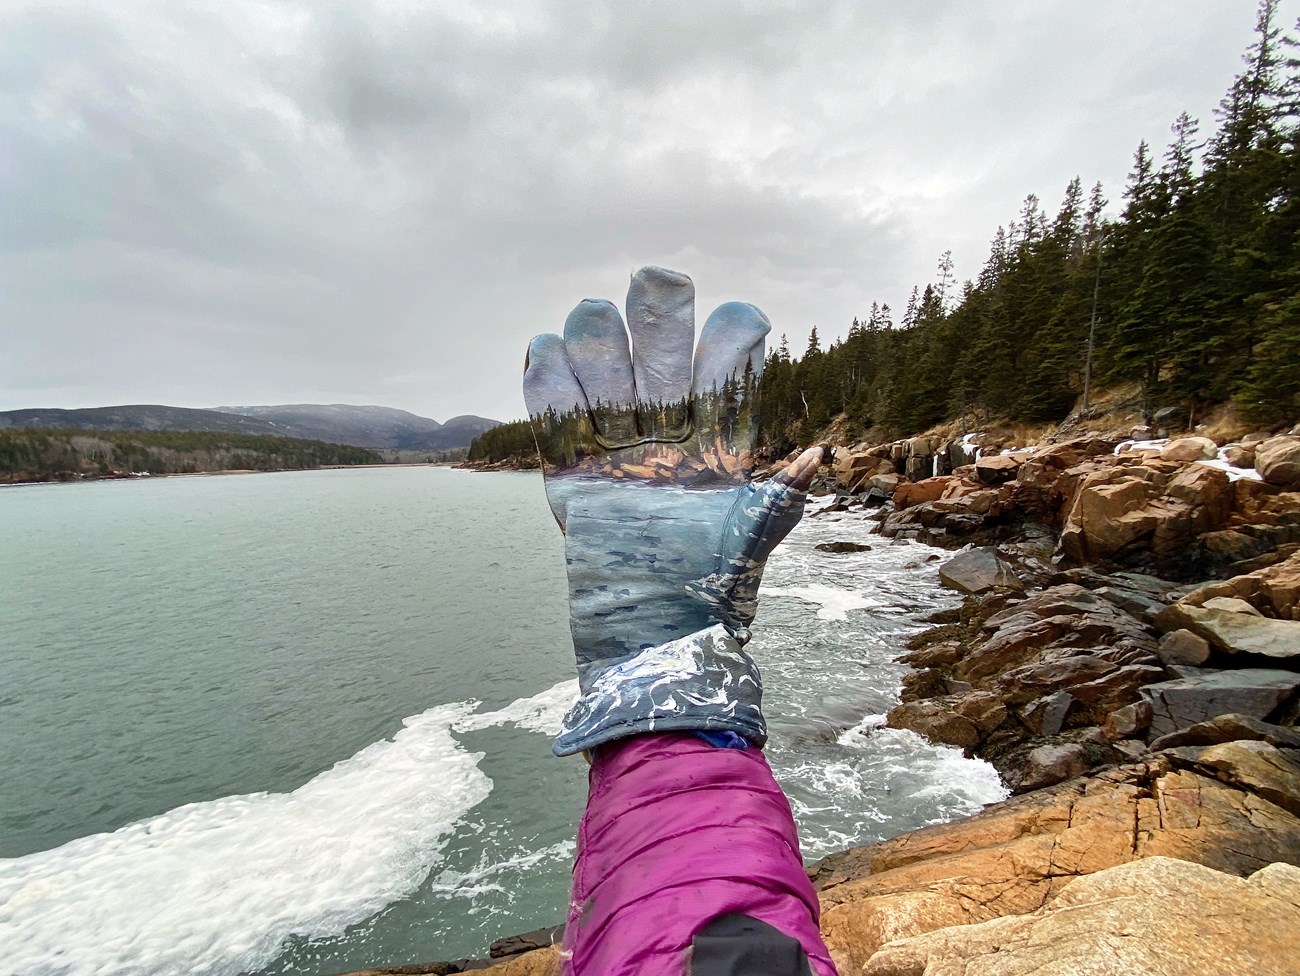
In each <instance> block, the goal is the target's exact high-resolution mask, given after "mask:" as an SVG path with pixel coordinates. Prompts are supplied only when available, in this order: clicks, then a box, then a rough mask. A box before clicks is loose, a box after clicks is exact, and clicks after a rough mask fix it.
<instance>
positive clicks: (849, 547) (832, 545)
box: [813, 541, 871, 553]
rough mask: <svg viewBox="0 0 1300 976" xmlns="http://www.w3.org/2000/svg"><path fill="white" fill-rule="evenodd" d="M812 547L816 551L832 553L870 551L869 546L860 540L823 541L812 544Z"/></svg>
mask: <svg viewBox="0 0 1300 976" xmlns="http://www.w3.org/2000/svg"><path fill="white" fill-rule="evenodd" d="M813 548H814V549H816V550H817V551H818V552H833V553H841V552H870V551H871V547H870V546H867V545H863V544H862V543H861V542H848V541H837V542H823V543H820V544H818V545H816V546H813Z"/></svg>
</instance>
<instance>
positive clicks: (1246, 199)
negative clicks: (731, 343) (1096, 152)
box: [762, 0, 1300, 450]
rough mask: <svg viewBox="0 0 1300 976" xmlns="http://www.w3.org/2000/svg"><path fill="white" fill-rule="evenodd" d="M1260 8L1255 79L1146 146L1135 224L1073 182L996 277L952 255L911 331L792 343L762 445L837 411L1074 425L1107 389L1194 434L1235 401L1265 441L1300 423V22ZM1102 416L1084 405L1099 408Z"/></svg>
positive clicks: (1131, 182)
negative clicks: (1073, 415)
mask: <svg viewBox="0 0 1300 976" xmlns="http://www.w3.org/2000/svg"><path fill="white" fill-rule="evenodd" d="M1276 21H1277V0H1262V2H1261V3H1260V4H1259V8H1258V13H1257V16H1256V25H1255V39H1254V43H1253V44H1252V45H1251V46H1250V48H1249V49H1248V50H1247V51H1246V53H1245V55H1244V56H1243V62H1244V68H1243V70H1242V71H1241V73H1240V74H1239V75H1238V76H1237V77H1236V79H1235V80H1234V81H1233V83H1232V86H1231V88H1230V89H1229V91H1228V92H1227V94H1226V95H1225V96H1224V98H1223V99H1222V101H1221V102H1220V104H1219V106H1218V108H1217V110H1216V111H1215V118H1214V126H1213V131H1211V132H1209V133H1208V134H1207V135H1205V136H1202V132H1201V125H1200V122H1199V121H1198V120H1197V119H1194V118H1192V117H1190V116H1189V115H1188V114H1186V113H1184V114H1182V115H1180V116H1179V117H1178V118H1177V119H1176V120H1175V121H1174V122H1173V125H1172V127H1171V131H1172V136H1171V139H1170V141H1169V144H1168V145H1167V146H1166V147H1165V148H1164V149H1163V150H1157V149H1154V148H1153V147H1151V146H1150V145H1148V144H1147V143H1146V142H1142V143H1140V144H1139V145H1138V147H1137V150H1136V152H1135V153H1134V156H1133V165H1132V170H1131V172H1130V173H1129V176H1128V181H1127V184H1126V186H1125V187H1124V189H1123V201H1122V207H1121V208H1120V210H1119V213H1118V215H1117V216H1116V217H1114V218H1113V219H1110V218H1108V217H1107V216H1106V206H1107V202H1108V201H1107V200H1106V199H1105V197H1104V196H1103V190H1102V187H1101V186H1100V184H1097V185H1094V186H1093V187H1092V188H1091V190H1090V191H1085V190H1084V184H1083V181H1082V180H1081V179H1079V178H1077V177H1076V178H1075V179H1073V180H1071V181H1070V183H1069V185H1068V186H1067V187H1066V188H1065V194H1064V198H1063V199H1062V201H1061V203H1060V206H1059V207H1058V208H1057V210H1056V211H1055V213H1049V212H1048V211H1047V210H1045V209H1044V208H1043V207H1042V205H1041V203H1040V201H1039V199H1038V197H1037V196H1035V195H1033V194H1031V195H1030V196H1028V197H1027V198H1026V199H1025V202H1024V205H1023V207H1022V208H1021V210H1020V212H1019V214H1018V215H1017V216H1016V217H1015V219H1013V220H1011V221H1010V222H1009V223H1008V224H1007V225H1006V226H1004V227H999V228H998V229H997V232H996V233H995V234H994V236H993V240H992V244H991V246H990V249H989V254H988V258H987V259H986V261H985V262H984V265H983V267H982V268H981V269H980V271H979V274H978V275H977V276H976V277H975V278H974V279H972V280H967V281H965V282H964V283H963V284H960V285H959V284H958V283H957V282H956V281H955V279H954V275H953V265H952V258H951V252H945V253H944V254H943V255H942V257H941V258H940V259H939V262H938V267H937V272H936V276H935V280H934V281H933V282H930V283H928V284H926V285H925V286H924V287H916V288H914V289H913V291H912V295H911V298H910V300H909V301H908V304H907V308H906V309H904V310H903V312H902V314H901V316H898V317H897V318H896V313H895V311H894V310H893V309H891V308H890V307H889V306H888V305H882V304H873V305H872V306H871V310H870V313H869V314H868V315H867V317H866V321H865V322H864V321H859V320H855V321H854V322H853V324H852V326H851V328H850V329H849V332H848V335H847V336H846V337H845V338H844V339H843V340H839V341H836V342H834V343H832V344H831V345H830V346H829V348H822V346H821V344H820V342H819V340H818V337H817V334H816V331H815V330H814V331H813V333H812V335H811V337H810V341H809V344H808V347H807V349H805V350H804V352H803V354H802V355H801V356H799V358H797V359H796V358H793V357H792V356H791V355H790V352H789V350H788V349H787V348H786V347H785V344H784V343H782V345H781V347H780V348H778V349H777V350H776V351H775V352H773V353H772V354H771V355H769V357H768V359H767V362H766V365H765V372H764V375H763V428H762V429H763V434H764V439H765V440H766V442H767V443H768V444H769V445H770V446H772V447H773V448H775V449H777V450H784V449H788V448H790V447H793V446H794V445H795V444H796V443H806V442H807V441H809V440H810V439H811V438H812V437H813V436H815V434H816V432H817V431H818V430H821V429H822V428H823V427H825V426H826V424H827V423H828V422H829V421H830V420H831V419H832V418H833V417H834V416H836V415H837V414H841V413H844V414H847V416H848V420H849V422H850V427H851V429H853V430H854V432H855V433H862V432H866V431H870V430H872V429H873V428H875V429H878V430H879V431H880V433H881V434H882V435H884V436H901V435H906V434H911V433H916V432H919V431H921V430H925V429H926V428H929V427H931V426H934V425H936V424H939V423H941V422H943V421H948V420H957V419H962V418H970V419H971V420H975V419H976V418H982V417H996V418H998V419H1001V420H1008V421H1019V422H1030V423H1035V422H1054V421H1060V420H1063V419H1064V418H1065V417H1066V415H1067V414H1068V413H1069V412H1070V410H1071V409H1072V408H1073V407H1074V406H1075V405H1076V404H1078V403H1080V401H1081V398H1083V397H1084V394H1085V390H1086V391H1087V392H1088V393H1092V392H1094V391H1095V390H1096V388H1097V387H1098V386H1099V385H1107V384H1110V385H1113V384H1118V383H1131V384H1136V386H1137V389H1138V390H1139V391H1140V398H1141V402H1142V404H1143V405H1144V408H1145V411H1146V413H1147V415H1148V416H1150V414H1152V413H1154V412H1155V411H1156V410H1159V409H1160V408H1163V407H1176V408H1178V410H1179V412H1180V414H1181V415H1183V416H1185V417H1186V418H1187V419H1188V422H1189V424H1194V423H1195V422H1196V421H1197V419H1198V418H1201V417H1203V416H1204V415H1205V413H1206V411H1207V409H1208V408H1211V407H1213V406H1216V405H1219V404H1223V403H1227V402H1229V401H1233V402H1235V403H1236V404H1237V405H1238V406H1239V407H1240V409H1241V412H1242V414H1243V415H1244V416H1245V417H1246V418H1247V419H1249V420H1250V421H1252V422H1255V423H1258V424H1260V425H1270V424H1281V423H1288V424H1290V423H1294V422H1295V420H1296V419H1297V413H1300V40H1297V38H1300V23H1297V25H1296V29H1295V32H1294V33H1292V34H1286V33H1284V32H1283V30H1282V29H1281V27H1280V26H1279V25H1278V23H1277V22H1276ZM1084 405H1085V406H1086V404H1084Z"/></svg>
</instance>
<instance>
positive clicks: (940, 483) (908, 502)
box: [894, 475, 954, 509]
mask: <svg viewBox="0 0 1300 976" xmlns="http://www.w3.org/2000/svg"><path fill="white" fill-rule="evenodd" d="M953 480H954V479H953V477H952V475H941V476H940V477H938V478H926V479H925V480H923V481H916V482H911V483H909V484H904V485H899V486H898V490H897V491H896V492H894V506H895V507H896V508H900V509H903V508H908V507H910V506H912V505H919V504H920V503H921V502H932V501H934V500H935V499H937V498H940V497H941V496H942V495H943V493H944V491H945V490H947V488H948V486H949V485H950V484H951V483H952V481H953Z"/></svg>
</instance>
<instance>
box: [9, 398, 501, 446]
mask: <svg viewBox="0 0 1300 976" xmlns="http://www.w3.org/2000/svg"><path fill="white" fill-rule="evenodd" d="M497 423H498V421H495V420H488V419H487V418H485V417H472V416H461V417H453V418H452V419H451V420H449V421H447V423H445V424H440V423H438V421H436V420H430V419H429V418H428V417H420V416H418V415H416V414H413V413H408V412H407V411H405V410H395V409H393V408H392V407H374V406H354V405H352V404H346V403H331V404H321V403H295V404H283V405H279V406H250V407H216V408H214V409H212V410H194V409H190V408H187V407H168V406H161V405H156V404H136V405H130V406H119V407H92V408H88V409H81V410H59V409H48V410H9V411H4V412H0V428H3V427H69V428H76V429H81V430H197V431H220V432H224V433H232V434H275V435H277V436H280V437H301V438H306V439H309V440H318V441H327V442H329V443H331V444H349V445H352V446H354V447H368V448H371V449H372V450H383V449H398V450H413V451H445V450H452V449H454V448H458V447H468V446H469V443H470V441H472V440H473V439H474V438H475V437H476V436H478V435H479V434H481V433H482V432H483V431H485V430H489V429H491V428H492V427H495V426H496V425H497Z"/></svg>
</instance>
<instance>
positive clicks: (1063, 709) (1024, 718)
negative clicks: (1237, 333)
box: [1020, 691, 1076, 736]
mask: <svg viewBox="0 0 1300 976" xmlns="http://www.w3.org/2000/svg"><path fill="white" fill-rule="evenodd" d="M1075 704H1076V702H1075V700H1074V697H1073V696H1072V695H1070V694H1069V693H1068V692H1064V691H1056V692H1053V693H1052V694H1050V695H1044V696H1043V697H1042V698H1039V699H1038V700H1037V701H1034V702H1032V703H1030V704H1029V705H1028V706H1026V707H1025V708H1024V709H1022V710H1021V713H1020V721H1021V722H1023V723H1024V725H1025V727H1026V728H1027V729H1029V730H1030V731H1031V732H1033V733H1034V734H1035V735H1042V736H1052V735H1056V734H1058V733H1059V732H1060V731H1061V729H1063V728H1064V727H1065V721H1066V718H1067V717H1068V716H1069V714H1070V709H1071V707H1073V706H1074V705H1075Z"/></svg>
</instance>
